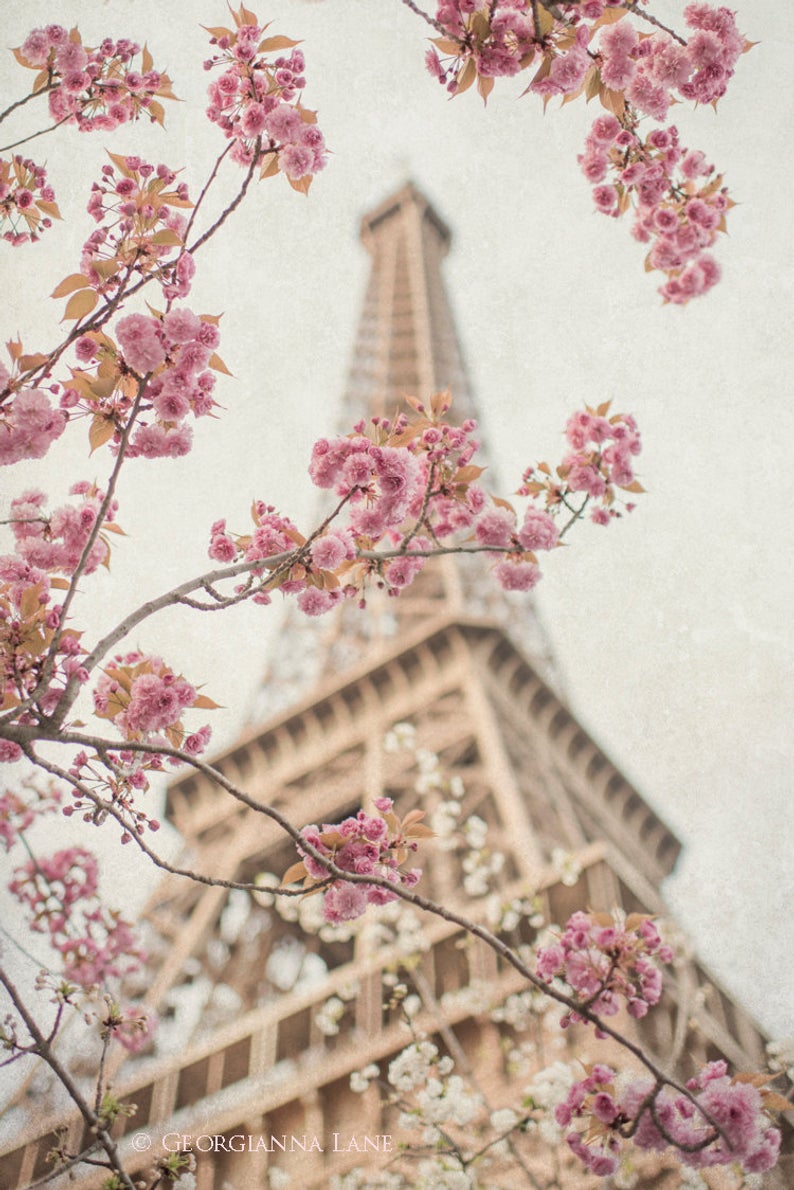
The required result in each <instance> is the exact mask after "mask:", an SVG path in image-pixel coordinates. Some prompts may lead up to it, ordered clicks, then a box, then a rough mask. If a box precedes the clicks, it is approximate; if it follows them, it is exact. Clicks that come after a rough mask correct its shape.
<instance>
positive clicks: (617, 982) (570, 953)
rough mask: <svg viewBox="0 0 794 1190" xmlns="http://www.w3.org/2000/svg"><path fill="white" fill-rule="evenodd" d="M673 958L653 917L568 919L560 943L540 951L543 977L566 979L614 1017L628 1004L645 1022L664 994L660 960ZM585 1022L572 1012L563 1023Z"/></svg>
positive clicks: (585, 1000) (590, 1005) (588, 1003)
mask: <svg viewBox="0 0 794 1190" xmlns="http://www.w3.org/2000/svg"><path fill="white" fill-rule="evenodd" d="M672 957H673V954H672V950H671V949H670V947H669V946H666V945H665V944H664V943H663V942H662V940H661V938H660V936H659V931H658V930H657V929H656V926H655V925H654V924H653V921H652V920H651V919H650V918H649V917H646V916H643V915H642V914H639V913H633V914H631V915H630V916H629V917H628V918H627V919H626V920H625V921H624V920H622V918H621V917H619V916H618V917H612V916H610V915H609V914H607V913H592V914H590V913H584V912H581V911H580V912H577V913H574V914H573V915H572V917H570V918H569V919H568V922H567V924H566V926H565V929H564V931H563V933H562V934H561V935H560V938H559V941H558V942H556V943H554V944H553V945H552V946H548V947H540V948H539V949H538V952H537V973H538V975H539V976H540V978H541V979H543V980H545V982H546V983H551V982H552V980H553V979H555V978H562V979H564V980H565V982H566V983H567V984H568V985H569V986H570V987H571V988H572V989H573V991H574V993H575V995H576V997H577V998H578V1002H579V1003H580V1004H581V1007H582V1008H587V1009H589V1010H590V1011H591V1012H594V1013H598V1014H600V1015H601V1016H614V1015H615V1014H616V1013H617V1012H618V1011H619V1010H620V1007H621V1002H625V1005H626V1008H627V1010H628V1012H629V1014H630V1015H631V1016H633V1017H637V1018H639V1017H643V1016H645V1015H646V1014H647V1012H648V1009H649V1008H650V1007H651V1006H652V1005H654V1004H658V1002H659V999H660V997H661V994H662V974H661V971H660V970H659V968H658V966H657V962H662V963H669V962H671V960H672ZM582 1019H583V1018H582V1016H581V1015H580V1013H578V1012H575V1011H573V1010H569V1011H568V1012H567V1013H566V1014H565V1015H564V1016H563V1018H562V1021H561V1024H562V1025H563V1027H564V1026H565V1025H568V1024H570V1023H572V1022H575V1021H581V1020H582ZM599 1032H600V1031H599V1030H596V1033H597V1034H598V1033H599Z"/></svg>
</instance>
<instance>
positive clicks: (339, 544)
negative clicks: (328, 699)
mask: <svg viewBox="0 0 794 1190" xmlns="http://www.w3.org/2000/svg"><path fill="white" fill-rule="evenodd" d="M408 401H409V404H411V405H412V407H413V409H414V411H415V416H414V417H413V418H409V417H407V416H406V415H405V414H402V413H401V414H398V415H397V417H396V418H395V419H394V420H393V421H392V420H390V419H388V418H378V417H376V418H373V419H372V421H371V423H370V425H369V427H367V425H366V423H365V422H363V421H361V422H359V423H358V424H357V425H356V426H355V427H354V430H353V432H352V433H351V434H349V435H346V436H341V435H340V436H339V437H336V438H333V439H328V438H321V439H319V440H318V441H317V442H315V444H314V447H313V449H312V456H311V462H310V465H309V474H310V476H311V479H312V481H313V482H314V483H315V485H316V486H317V487H319V488H322V489H325V490H332V491H333V492H334V493H335V494H336V496H337V497H338V498H339V499H340V502H341V505H344V506H345V510H346V514H347V521H346V523H345V524H343V525H339V524H337V523H334V518H330V519H329V521H328V522H327V523H326V525H324V526H323V528H322V530H321V532H320V533H319V534H318V535H316V536H315V537H314V538H312V539H311V540H309V541H307V539H306V538H305V537H304V536H303V535H302V534H300V533H299V532H298V531H297V530H296V528H295V526H294V525H293V524H292V522H291V521H290V520H289V519H288V518H287V517H284V516H281V515H280V514H278V513H277V512H276V511H275V509H274V508H273V507H272V506H271V505H266V504H264V502H262V501H257V502H255V503H254V505H253V508H252V516H253V519H254V523H255V525H256V529H255V531H254V533H253V534H246V535H241V536H235V535H233V534H231V533H229V532H228V530H227V528H226V521H225V520H219V521H216V522H215V523H214V524H213V526H212V529H211V533H210V547H209V554H210V557H211V558H213V559H214V560H216V561H219V562H233V561H236V560H245V561H249V562H253V561H257V560H258V559H260V558H261V559H263V560H265V559H266V558H268V557H273V558H276V557H277V558H278V562H275V561H274V563H273V564H272V565H271V567H270V568H267V567H263V569H262V571H259V570H258V569H255V570H254V574H256V575H258V576H261V575H262V574H263V573H264V570H266V569H269V570H270V571H271V572H274V573H272V574H271V576H270V577H269V578H268V579H267V581H266V582H264V584H263V586H260V587H259V588H258V590H257V592H256V594H255V595H254V596H253V598H255V599H258V600H259V601H260V602H269V598H270V597H269V594H268V590H269V589H272V588H274V587H279V588H280V589H281V591H282V592H283V593H284V594H297V596H298V599H297V602H298V606H299V607H300V609H301V610H302V611H303V612H304V613H305V614H306V615H310V616H317V615H322V614H323V613H325V612H327V611H329V610H330V609H331V608H332V607H334V606H335V605H336V604H337V603H338V602H339V601H340V600H342V599H345V598H357V599H358V600H359V603H360V604H363V597H364V592H365V588H366V586H367V583H368V582H371V581H373V580H374V581H375V582H377V583H378V585H379V586H381V587H383V588H385V589H386V590H387V591H388V593H389V594H391V595H399V593H400V592H401V591H402V590H403V589H404V588H405V587H407V586H409V585H410V584H411V583H412V582H413V581H414V579H415V578H416V577H417V575H418V574H419V573H420V572H421V570H422V568H423V566H424V564H425V561H426V558H427V557H429V556H430V555H431V554H432V553H433V552H434V550H435V549H436V548H437V547H440V546H445V545H447V544H448V543H449V544H451V545H452V548H457V549H461V550H478V551H481V552H483V553H485V554H488V555H492V557H493V559H494V562H493V567H492V574H493V578H494V580H495V581H496V582H497V583H498V585H499V586H501V587H502V588H503V589H505V590H508V591H530V590H532V589H533V587H535V586H536V585H537V583H538V581H539V580H540V578H541V570H540V566H539V565H538V559H537V553H538V551H548V550H553V549H555V548H556V546H557V545H558V543H559V540H560V537H561V535H562V533H563V532H564V529H561V528H560V527H559V525H558V523H557V520H556V519H555V518H556V517H558V516H559V514H560V513H561V512H565V514H566V515H567V514H568V513H570V514H571V518H572V519H573V520H576V519H578V517H579V516H580V515H581V513H582V512H583V509H584V507H585V505H586V504H587V503H588V502H589V501H591V500H598V501H599V502H600V507H599V508H596V509H595V511H594V512H593V514H592V519H593V520H595V521H597V522H599V523H602V524H606V523H608V522H609V520H610V519H611V518H612V517H614V516H618V515H620V514H619V513H618V511H617V509H616V508H615V507H614V505H615V501H616V489H617V488H624V489H626V490H628V491H630V492H641V491H642V490H643V489H642V487H641V485H640V484H639V483H638V482H637V481H636V480H635V479H634V472H633V469H632V466H631V462H630V460H631V458H632V457H633V456H636V455H637V454H639V452H640V449H641V446H640V436H639V432H638V430H637V425H636V422H635V420H634V418H633V417H631V416H630V415H623V414H615V415H613V416H612V417H610V418H607V416H606V415H607V413H608V411H609V403H608V402H607V403H606V404H604V405H601V406H599V407H598V409H596V410H591V409H590V408H589V407H588V408H587V409H586V411H585V412H583V413H580V414H575V415H574V417H573V418H572V419H570V420H569V423H568V429H567V436H568V441H569V444H570V445H571V446H573V447H574V448H575V449H574V451H573V452H572V453H569V454H568V455H567V456H566V457H565V458H564V459H563V462H562V464H561V465H560V466H559V467H558V468H557V479H553V478H552V475H551V469H550V467H549V466H548V464H546V463H541V464H539V466H538V468H537V472H536V471H535V469H534V468H530V469H529V470H528V471H527V472H525V474H524V483H523V485H522V487H521V488H520V489H519V495H523V496H529V497H531V498H532V500H533V501H537V500H538V499H539V498H543V499H544V500H545V503H546V508H545V509H542V508H539V507H537V503H535V504H531V505H530V506H529V507H528V508H527V509H526V511H525V513H524V516H523V518H522V520H521V521H520V522H519V518H518V516H517V514H516V511H515V509H514V508H513V507H512V505H511V504H509V503H508V502H507V501H505V500H501V499H492V498H490V497H489V496H488V495H487V493H486V491H485V489H484V488H482V487H481V486H480V485H479V484H478V483H477V480H478V478H479V476H480V475H481V474H482V468H481V467H478V466H475V465H474V464H473V463H472V459H473V458H474V455H475V452H476V450H477V449H478V445H479V444H478V442H477V440H476V439H475V438H474V437H473V435H474V432H475V430H476V422H474V421H473V420H471V419H467V420H465V421H464V422H463V424H462V425H460V426H456V425H451V424H449V423H447V422H446V421H445V420H444V418H445V415H446V414H447V412H448V410H449V406H450V397H449V393H437V394H436V395H435V396H434V397H433V398H432V400H431V402H430V403H429V406H425V405H424V404H422V403H421V402H419V401H417V400H416V399H415V398H408ZM585 429H586V430H587V433H584V430H585ZM583 435H584V436H583ZM536 476H540V477H541V478H537V477H536ZM583 493H584V500H582V494H583ZM574 502H575V503H574ZM577 504H578V507H577V506H576V505H577ZM626 508H627V509H628V510H630V509H631V508H633V504H627V505H626ZM340 511H341V509H340ZM337 515H338V514H337ZM569 523H570V522H569ZM290 554H292V557H290V556H289V555H290Z"/></svg>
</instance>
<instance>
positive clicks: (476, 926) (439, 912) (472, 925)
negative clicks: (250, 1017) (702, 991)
mask: <svg viewBox="0 0 794 1190" xmlns="http://www.w3.org/2000/svg"><path fill="white" fill-rule="evenodd" d="M28 730H29V731H30V732H31V734H30V735H29V737H28V738H29V739H30V740H31V741H32V740H33V739H35V738H40V739H59V740H60V741H61V742H62V743H69V744H76V745H78V746H79V747H82V748H95V749H99V748H107V747H108V741H106V740H104V739H101V738H97V737H94V736H89V735H84V734H83V733H80V732H74V731H65V732H61V733H60V734H59V735H56V734H54V733H53V734H47V733H46V732H45V731H43V730H41V729H38V730H37V729H36V728H35V727H31V728H30V729H28ZM124 747H130V748H132V749H133V750H135V751H140V752H150V753H157V754H159V755H164V756H170V757H173V758H174V759H177V760H180V761H182V763H184V764H188V765H190V766H191V767H192V768H194V769H195V770H196V771H197V772H200V773H202V774H203V775H204V776H206V777H208V778H209V779H210V780H211V781H213V782H214V783H215V784H217V785H219V786H220V787H221V788H222V789H224V790H226V792H227V793H229V794H230V795H231V797H233V798H234V799H235V801H238V802H240V803H241V804H242V805H245V806H247V807H248V808H249V809H252V810H254V811H256V812H257V813H260V814H263V815H264V816H265V817H267V818H269V819H271V821H273V822H275V823H276V824H277V825H278V826H279V827H280V828H281V829H282V830H283V831H284V832H285V833H286V834H287V835H289V837H290V838H291V839H292V841H293V842H294V843H295V844H296V845H297V846H298V847H299V848H300V849H301V851H302V852H304V853H306V854H308V855H310V856H311V857H312V859H314V860H316V861H317V862H318V863H320V864H321V866H322V867H323V868H324V869H325V870H326V871H327V872H328V874H329V876H331V877H333V878H334V879H335V880H342V881H344V882H345V883H348V884H366V885H375V886H378V887H380V888H383V889H386V890H387V891H389V892H392V893H394V894H395V895H396V896H397V897H399V898H400V899H401V900H404V901H406V902H408V903H409V904H411V905H415V906H416V907H417V908H418V909H422V910H424V911H425V912H426V913H430V914H432V915H434V916H436V917H440V918H442V919H443V920H444V921H447V922H450V923H451V924H453V925H458V926H460V927H461V929H463V930H465V931H466V932H467V933H468V934H471V935H472V936H473V937H475V938H479V939H480V941H482V942H484V943H485V945H486V946H488V947H490V948H491V950H493V951H494V952H495V953H496V954H498V955H499V956H500V957H501V958H503V959H504V960H505V962H507V963H509V964H510V966H512V967H513V968H515V970H516V971H518V972H519V974H520V975H521V976H522V977H523V978H524V979H526V980H527V982H528V983H529V984H531V985H532V987H534V988H536V990H537V991H539V992H542V994H543V995H544V996H547V997H548V998H549V999H552V1000H555V1001H557V1003H559V1004H562V1005H563V1006H564V1007H566V1008H567V1009H568V1010H569V1011H571V1012H574V1013H576V1014H578V1016H579V1017H581V1019H582V1020H586V1021H588V1022H589V1023H590V1024H592V1025H593V1026H594V1027H595V1028H596V1029H598V1030H599V1032H601V1033H603V1034H605V1035H606V1036H608V1037H611V1038H612V1039H613V1040H614V1041H616V1042H617V1043H618V1045H620V1046H621V1047H622V1048H623V1049H625V1050H627V1051H628V1052H629V1053H631V1054H633V1056H634V1057H635V1058H636V1059H637V1060H638V1061H639V1062H640V1063H641V1064H642V1065H643V1066H644V1067H645V1068H646V1069H647V1070H648V1071H649V1073H650V1074H652V1075H653V1077H654V1078H655V1079H656V1080H659V1081H660V1082H661V1084H662V1085H664V1086H669V1087H671V1088H673V1090H676V1091H678V1093H679V1094H681V1095H683V1096H684V1097H685V1098H686V1099H688V1100H689V1101H690V1102H691V1103H692V1104H693V1106H694V1107H695V1108H696V1109H697V1111H698V1112H699V1113H700V1114H701V1115H702V1116H703V1118H704V1119H705V1120H706V1121H707V1123H708V1124H709V1125H710V1126H711V1127H712V1128H714V1129H715V1130H716V1135H718V1136H721V1137H722V1138H723V1139H724V1140H725V1142H726V1144H729V1141H728V1138H727V1136H726V1135H725V1132H724V1131H723V1129H722V1128H721V1126H720V1125H719V1124H718V1122H717V1121H716V1120H715V1119H714V1117H713V1116H712V1114H711V1113H710V1112H709V1111H708V1110H707V1109H706V1108H704V1107H703V1106H702V1104H700V1103H699V1102H698V1100H697V1099H696V1097H695V1095H694V1094H693V1093H692V1092H691V1091H690V1090H689V1089H688V1088H687V1087H686V1086H684V1085H683V1084H682V1083H680V1082H678V1081H677V1080H676V1079H674V1078H672V1077H671V1076H670V1075H667V1074H665V1072H664V1071H663V1070H662V1069H661V1067H659V1066H658V1065H657V1063H655V1062H654V1061H653V1059H652V1058H650V1057H648V1055H647V1054H646V1053H645V1051H644V1050H643V1049H642V1047H641V1046H640V1045H638V1044H637V1043H635V1042H633V1041H631V1040H630V1039H629V1038H628V1037H626V1036H624V1034H622V1033H621V1032H619V1031H618V1030H617V1029H615V1028H613V1027H612V1026H611V1025H610V1024H608V1023H607V1022H606V1021H605V1020H603V1019H602V1018H601V1017H600V1016H599V1015H598V1014H597V1013H595V1012H593V1010H592V1009H591V1008H587V1007H584V1006H583V1005H582V1004H581V1003H580V1001H579V1000H577V999H576V997H573V996H569V995H567V994H566V993H565V992H562V991H560V990H559V989H558V988H555V987H554V986H553V985H550V984H548V983H546V982H545V980H543V979H541V977H540V976H539V975H536V974H535V972H534V971H532V970H531V969H530V968H529V967H528V966H527V965H526V963H525V962H524V961H523V960H522V959H521V958H520V957H519V956H518V955H517V954H516V952H515V951H514V950H513V949H512V948H511V947H510V946H508V945H507V943H505V942H503V941H502V939H501V938H499V937H497V935H495V934H494V933H492V931H491V930H489V929H488V928H487V927H486V926H483V925H481V924H480V923H479V922H476V921H473V920H471V919H470V918H467V917H465V916H464V915H463V914H460V913H458V912H457V911H455V910H454V909H450V908H448V907H447V906H444V905H439V904H437V903H436V902H435V901H432V900H430V899H429V898H427V897H424V896H422V895H421V894H420V893H417V892H414V891H413V890H412V889H408V888H405V887H404V886H402V885H400V884H397V883H395V882H394V881H392V880H389V879H387V878H386V877H382V876H377V875H373V874H359V873H355V872H350V871H348V870H346V869H343V868H340V867H339V866H338V865H337V864H335V863H334V862H333V860H332V859H329V858H328V856H327V855H324V854H323V852H321V851H320V850H319V849H318V848H316V847H315V846H314V845H313V844H312V843H311V842H310V841H309V840H308V839H306V837H305V836H304V835H303V834H302V833H301V831H300V830H299V829H298V828H297V827H295V826H293V824H292V823H291V822H290V821H289V819H287V818H286V817H285V816H284V815H283V814H282V813H281V812H280V811H279V810H277V809H276V808H275V807H274V806H272V805H269V804H267V803H265V802H260V801H257V800H256V799H255V798H253V797H251V796H250V794H247V793H246V792H245V791H244V790H243V789H241V788H240V787H239V786H238V785H236V784H235V782H233V781H230V780H229V778H228V777H226V776H224V774H223V773H221V772H219V771H218V770H217V769H215V768H214V767H213V766H212V765H210V764H208V763H206V762H205V761H202V760H200V759H199V758H198V757H195V756H189V755H188V754H187V753H185V752H183V751H182V750H180V749H178V748H172V747H169V746H166V745H162V746H161V745H155V744H145V743H144V742H142V741H125V743H124ZM35 762H36V763H39V761H38V758H35ZM189 878H191V879H192V878H193V876H192V874H191V876H190V877H189ZM199 882H201V881H199ZM260 891H261V889H260ZM712 1139H714V1138H712ZM729 1147H730V1146H729Z"/></svg>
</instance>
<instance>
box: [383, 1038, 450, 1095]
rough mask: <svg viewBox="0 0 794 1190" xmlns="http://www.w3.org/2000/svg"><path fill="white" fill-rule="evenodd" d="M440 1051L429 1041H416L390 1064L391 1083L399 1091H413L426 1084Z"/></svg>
mask: <svg viewBox="0 0 794 1190" xmlns="http://www.w3.org/2000/svg"><path fill="white" fill-rule="evenodd" d="M437 1057H438V1050H437V1049H436V1047H435V1046H434V1045H432V1044H431V1042H429V1041H415V1042H414V1043H413V1045H409V1046H407V1047H406V1048H405V1049H404V1050H403V1051H402V1053H400V1054H398V1055H397V1057H396V1058H395V1059H394V1060H393V1061H392V1062H391V1063H390V1064H389V1076H388V1077H389V1082H390V1083H391V1085H392V1086H393V1087H394V1088H395V1089H396V1090H398V1091H411V1090H413V1088H414V1087H418V1086H420V1085H421V1084H422V1083H424V1082H425V1081H426V1079H427V1077H428V1075H429V1073H430V1067H431V1065H432V1063H433V1061H434V1060H435V1059H436V1058H437Z"/></svg>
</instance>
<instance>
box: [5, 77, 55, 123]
mask: <svg viewBox="0 0 794 1190" xmlns="http://www.w3.org/2000/svg"><path fill="white" fill-rule="evenodd" d="M55 85H56V84H55V83H54V82H52V81H50V82H48V83H47V84H46V85H45V86H43V87H41V88H40V89H39V90H38V91H30V92H29V93H28V94H27V95H25V96H23V98H22V99H17V100H16V101H15V102H14V103H10V104H9V105H8V107H7V108H6V109H5V110H4V111H2V112H0V124H2V123H3V121H4V120H6V119H8V117H9V116H10V115H11V113H12V112H15V111H16V110H17V108H20V107H24V106H25V104H26V103H30V101H31V99H38V97H39V95H46V94H47V93H48V92H49V91H52V90H53V89H54V88H55Z"/></svg>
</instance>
